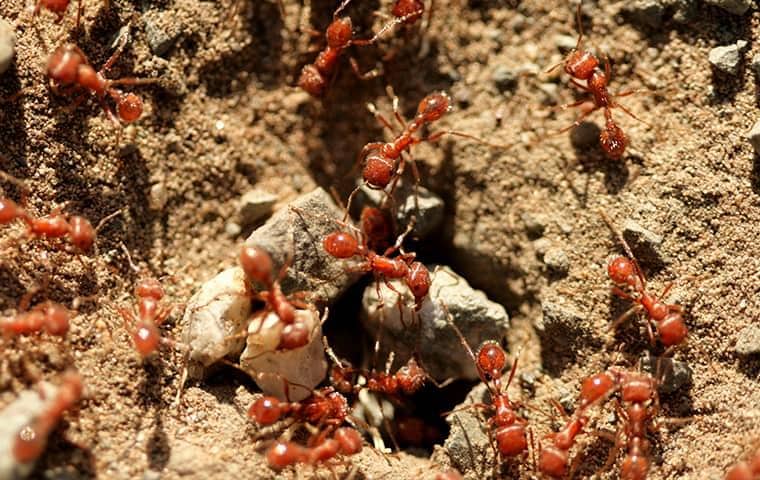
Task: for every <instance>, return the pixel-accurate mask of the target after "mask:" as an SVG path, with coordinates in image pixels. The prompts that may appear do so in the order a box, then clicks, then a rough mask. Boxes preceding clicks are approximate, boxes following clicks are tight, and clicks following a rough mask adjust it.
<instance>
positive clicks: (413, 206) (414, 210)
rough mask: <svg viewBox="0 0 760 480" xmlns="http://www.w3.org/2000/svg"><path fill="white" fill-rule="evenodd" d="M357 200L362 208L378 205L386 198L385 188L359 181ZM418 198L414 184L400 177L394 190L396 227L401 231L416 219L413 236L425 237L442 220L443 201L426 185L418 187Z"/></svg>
mask: <svg viewBox="0 0 760 480" xmlns="http://www.w3.org/2000/svg"><path fill="white" fill-rule="evenodd" d="M358 186H359V191H358V192H357V194H356V203H357V206H358V207H359V210H361V208H363V207H364V206H373V207H379V206H380V205H381V204H382V203H383V201H384V200H385V199H386V197H387V196H386V194H385V192H384V191H382V190H375V189H372V188H369V187H368V186H367V185H365V184H364V182H360V183H359V184H358ZM416 190H417V198H416V200H415V188H414V183H411V182H405V181H403V180H401V181H400V182H399V183H398V185H397V186H396V190H395V191H394V192H393V204H394V205H395V208H396V227H397V230H398V233H402V232H404V231H405V230H406V228H407V226H408V225H409V222H411V221H412V218H414V219H415V223H414V228H413V229H412V231H411V233H410V235H411V236H412V237H417V238H424V237H425V236H427V235H429V234H430V233H432V232H434V231H435V230H436V229H437V228H438V227H439V226H440V224H441V222H442V221H443V207H444V205H443V200H441V197H439V196H438V195H436V194H435V193H433V192H431V191H430V190H428V189H427V188H425V187H423V186H418V187H417V189H416Z"/></svg>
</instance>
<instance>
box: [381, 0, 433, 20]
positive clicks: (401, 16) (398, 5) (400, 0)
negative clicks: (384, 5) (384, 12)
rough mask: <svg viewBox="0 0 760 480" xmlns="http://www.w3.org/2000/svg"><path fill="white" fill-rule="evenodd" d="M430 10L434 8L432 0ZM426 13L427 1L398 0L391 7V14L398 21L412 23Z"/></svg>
mask: <svg viewBox="0 0 760 480" xmlns="http://www.w3.org/2000/svg"><path fill="white" fill-rule="evenodd" d="M430 10H431V11H432V10H433V5H432V1H431V5H430ZM424 13H425V3H423V2H422V1H421V0H396V1H395V2H394V3H393V7H391V14H393V16H394V17H395V18H396V22H397V23H403V24H404V25H412V24H414V23H416V22H417V20H419V19H420V18H422V15H423V14H424Z"/></svg>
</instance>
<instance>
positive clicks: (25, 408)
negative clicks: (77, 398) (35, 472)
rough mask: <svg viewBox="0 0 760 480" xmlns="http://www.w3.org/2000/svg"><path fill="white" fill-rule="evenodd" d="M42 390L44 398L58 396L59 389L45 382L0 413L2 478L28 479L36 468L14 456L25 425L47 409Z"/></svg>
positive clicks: (0, 470)
mask: <svg viewBox="0 0 760 480" xmlns="http://www.w3.org/2000/svg"><path fill="white" fill-rule="evenodd" d="M40 389H41V390H42V392H43V393H44V398H48V399H53V398H54V397H55V396H56V394H57V390H58V389H57V387H55V386H53V385H52V384H50V383H47V382H43V383H41V384H40V385H39V387H36V388H34V389H31V390H24V391H23V392H21V393H20V394H19V395H18V397H17V398H16V400H14V401H13V402H11V403H10V404H8V405H7V406H6V407H5V408H4V409H3V410H2V411H0V478H2V479H21V478H26V477H27V476H28V475H29V474H30V473H31V472H32V469H33V468H34V463H35V462H31V463H18V462H17V461H16V459H15V458H14V456H13V453H12V451H13V444H14V442H15V439H16V435H18V432H19V430H21V429H22V428H23V427H24V426H25V425H27V424H28V423H30V422H31V421H32V420H33V419H35V418H37V417H38V416H39V415H40V414H41V413H42V412H43V411H44V410H45V409H46V408H47V403H48V402H45V400H44V398H43V397H42V396H41V395H40Z"/></svg>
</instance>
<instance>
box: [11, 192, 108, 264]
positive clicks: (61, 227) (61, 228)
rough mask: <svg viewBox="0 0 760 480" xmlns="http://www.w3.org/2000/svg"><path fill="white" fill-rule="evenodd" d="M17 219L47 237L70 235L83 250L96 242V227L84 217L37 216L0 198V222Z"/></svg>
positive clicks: (32, 232) (88, 248)
mask: <svg viewBox="0 0 760 480" xmlns="http://www.w3.org/2000/svg"><path fill="white" fill-rule="evenodd" d="M17 219H18V220H23V221H24V222H25V223H26V225H27V227H28V228H29V234H31V235H34V236H36V237H45V238H63V237H68V238H69V240H71V243H72V244H73V245H74V246H75V247H76V248H78V249H79V250H81V251H83V252H86V251H88V250H90V248H92V245H93V243H95V229H94V228H93V227H92V224H91V223H90V221H89V220H87V219H86V218H84V217H80V216H78V215H71V216H68V217H66V216H64V215H61V214H59V213H53V214H51V215H48V216H45V217H38V218H35V217H32V216H31V215H29V214H28V213H27V211H26V210H24V209H23V208H21V207H20V206H18V204H16V202H14V201H13V200H10V199H8V198H0V224H2V225H4V224H8V223H10V222H12V221H14V220H17Z"/></svg>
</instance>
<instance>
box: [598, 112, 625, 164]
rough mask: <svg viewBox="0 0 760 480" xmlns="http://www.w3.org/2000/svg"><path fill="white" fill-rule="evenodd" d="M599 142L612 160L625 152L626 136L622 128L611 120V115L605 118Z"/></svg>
mask: <svg viewBox="0 0 760 480" xmlns="http://www.w3.org/2000/svg"><path fill="white" fill-rule="evenodd" d="M599 144H600V145H601V146H602V149H603V150H604V151H605V153H607V155H608V156H609V157H610V158H612V159H614V160H617V159H618V158H620V157H622V156H623V153H625V147H626V146H627V145H628V138H627V137H626V136H625V133H624V132H623V130H622V129H621V128H620V127H618V126H617V124H616V123H615V122H614V121H613V120H612V117H610V118H608V119H607V122H606V123H605V126H604V130H602V133H600V134H599Z"/></svg>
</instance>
